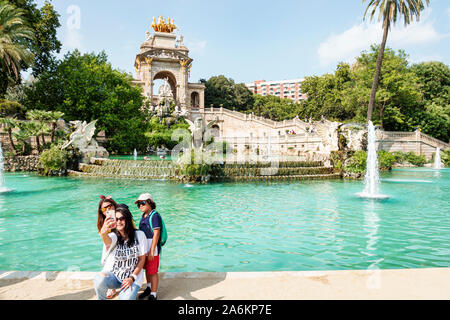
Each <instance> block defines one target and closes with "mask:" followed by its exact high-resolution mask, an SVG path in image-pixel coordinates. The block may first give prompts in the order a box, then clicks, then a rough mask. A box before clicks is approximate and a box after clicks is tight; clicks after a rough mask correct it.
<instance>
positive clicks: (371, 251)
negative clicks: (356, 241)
mask: <svg viewBox="0 0 450 320" xmlns="http://www.w3.org/2000/svg"><path fill="white" fill-rule="evenodd" d="M379 205H380V204H379V203H377V202H375V201H367V202H366V204H365V206H364V209H363V210H364V225H363V230H364V231H365V232H366V233H367V235H366V238H367V244H366V248H365V249H366V250H364V251H363V254H365V255H367V256H368V257H376V255H377V254H376V251H377V244H378V240H379V239H380V236H379V235H378V228H379V227H380V221H381V220H380V217H379V216H378V214H377V212H376V206H379ZM383 260H384V258H380V259H375V260H373V261H372V264H371V265H370V266H369V267H368V269H378V264H379V263H380V262H382V261H383Z"/></svg>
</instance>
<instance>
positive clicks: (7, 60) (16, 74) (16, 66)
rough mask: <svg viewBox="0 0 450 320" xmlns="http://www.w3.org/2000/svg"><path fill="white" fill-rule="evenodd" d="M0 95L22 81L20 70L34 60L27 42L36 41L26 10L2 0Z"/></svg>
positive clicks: (0, 4) (0, 6)
mask: <svg viewBox="0 0 450 320" xmlns="http://www.w3.org/2000/svg"><path fill="white" fill-rule="evenodd" d="M0 26H1V28H0V43H1V45H0V57H1V59H0V96H1V97H3V96H4V95H5V93H6V90H7V88H8V85H9V83H10V82H13V81H20V71H21V70H22V69H26V68H27V67H28V66H30V65H31V63H32V61H33V53H32V52H31V51H30V50H29V49H30V48H29V47H27V45H26V44H25V43H26V42H27V41H34V33H33V29H32V28H30V26H29V25H28V21H27V19H26V17H25V11H24V10H21V9H18V8H16V7H15V6H13V5H11V4H9V3H7V2H5V1H1V2H0Z"/></svg>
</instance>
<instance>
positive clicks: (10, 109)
mask: <svg viewBox="0 0 450 320" xmlns="http://www.w3.org/2000/svg"><path fill="white" fill-rule="evenodd" d="M24 113H25V108H24V107H23V106H22V105H21V104H20V103H18V102H16V101H10V100H6V99H0V116H2V117H6V116H12V117H18V116H23V114H24Z"/></svg>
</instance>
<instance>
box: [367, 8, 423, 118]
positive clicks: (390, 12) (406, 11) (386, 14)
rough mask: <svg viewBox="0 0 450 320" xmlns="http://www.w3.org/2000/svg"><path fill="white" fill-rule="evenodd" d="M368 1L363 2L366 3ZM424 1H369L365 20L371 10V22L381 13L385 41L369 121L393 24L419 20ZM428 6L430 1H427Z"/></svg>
mask: <svg viewBox="0 0 450 320" xmlns="http://www.w3.org/2000/svg"><path fill="white" fill-rule="evenodd" d="M365 2H366V0H363V3H365ZM423 2H424V1H422V0H369V4H368V5H367V8H366V11H365V12H364V19H365V18H366V15H367V12H368V11H369V9H370V10H371V12H370V20H372V18H373V16H374V14H375V12H376V11H377V9H378V11H379V14H378V21H380V20H381V19H383V40H382V41H381V47H380V51H379V53H378V58H377V65H376V69H375V75H374V77H373V83H372V90H371V92H370V100H369V107H368V110H367V121H370V120H372V112H373V107H374V104H375V95H376V93H377V86H378V78H379V77H380V70H381V65H382V63H383V55H384V49H385V47H386V40H387V36H388V32H389V29H390V27H391V24H392V23H394V24H395V23H396V22H397V17H399V16H400V17H403V19H404V23H405V26H406V25H408V24H410V23H411V20H412V19H413V18H414V17H416V20H417V21H418V20H419V17H420V11H422V10H423V9H424V5H423ZM425 2H426V4H427V6H428V5H429V3H430V0H425Z"/></svg>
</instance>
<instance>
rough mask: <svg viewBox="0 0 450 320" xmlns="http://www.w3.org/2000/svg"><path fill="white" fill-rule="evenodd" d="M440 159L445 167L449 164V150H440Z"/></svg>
mask: <svg viewBox="0 0 450 320" xmlns="http://www.w3.org/2000/svg"><path fill="white" fill-rule="evenodd" d="M441 161H442V162H444V164H445V166H446V167H449V166H450V150H444V151H441Z"/></svg>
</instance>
